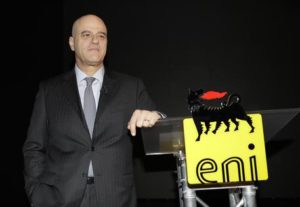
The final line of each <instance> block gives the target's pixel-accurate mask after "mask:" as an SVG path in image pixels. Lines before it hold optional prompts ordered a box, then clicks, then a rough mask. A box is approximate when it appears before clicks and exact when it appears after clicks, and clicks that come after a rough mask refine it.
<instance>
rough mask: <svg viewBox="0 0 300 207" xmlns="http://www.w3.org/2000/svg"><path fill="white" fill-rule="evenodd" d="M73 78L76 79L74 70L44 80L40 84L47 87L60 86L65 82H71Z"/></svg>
mask: <svg viewBox="0 0 300 207" xmlns="http://www.w3.org/2000/svg"><path fill="white" fill-rule="evenodd" d="M73 77H75V73H74V71H73V70H70V71H66V72H63V73H60V74H56V75H54V76H51V77H48V78H47V79H43V80H41V81H40V84H42V85H45V86H51V85H52V86H54V85H57V84H60V83H61V82H63V81H66V80H71V79H72V78H73Z"/></svg>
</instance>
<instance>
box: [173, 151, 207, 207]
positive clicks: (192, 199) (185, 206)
mask: <svg viewBox="0 0 300 207" xmlns="http://www.w3.org/2000/svg"><path fill="white" fill-rule="evenodd" d="M177 158H178V159H177V176H178V189H179V190H178V191H179V202H180V207H197V202H198V203H199V204H200V205H201V206H203V207H208V205H207V204H206V203H205V202H204V201H202V200H201V199H200V198H198V197H197V196H196V192H195V191H194V190H193V189H191V188H189V187H188V184H187V176H186V164H185V157H184V155H183V153H182V152H180V153H179V155H178V157H177Z"/></svg>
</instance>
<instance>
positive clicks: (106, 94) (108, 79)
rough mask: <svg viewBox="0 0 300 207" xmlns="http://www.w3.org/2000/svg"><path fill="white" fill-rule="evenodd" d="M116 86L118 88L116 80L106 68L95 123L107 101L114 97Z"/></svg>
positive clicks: (107, 103)
mask: <svg viewBox="0 0 300 207" xmlns="http://www.w3.org/2000/svg"><path fill="white" fill-rule="evenodd" d="M117 88H118V84H117V81H116V80H114V78H113V76H112V74H111V73H110V72H109V71H107V70H106V71H105V75H104V78H103V84H102V88H101V93H100V99H99V103H98V109H97V114H96V120H95V125H96V124H97V122H98V121H99V119H101V117H102V114H103V112H104V111H105V109H106V107H107V106H108V105H109V102H110V101H111V100H112V98H113V97H114V94H115V92H116V90H117Z"/></svg>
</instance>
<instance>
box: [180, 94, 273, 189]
mask: <svg viewBox="0 0 300 207" xmlns="http://www.w3.org/2000/svg"><path fill="white" fill-rule="evenodd" d="M211 94H213V96H211ZM223 95H224V94H222V93H219V92H209V93H203V91H202V92H201V90H200V91H196V92H195V91H190V94H189V99H188V101H189V107H190V110H191V111H192V118H186V119H184V120H183V130H184V145H185V156H186V166H187V180H188V184H189V185H199V184H200V185H206V184H207V185H211V184H224V183H239V182H252V181H261V180H267V179H268V168H267V158H266V151H265V140H264V131H263V117H262V115H261V114H259V113H255V114H246V113H245V112H244V110H243V109H242V108H241V105H240V104H239V102H237V101H232V99H231V98H228V97H227V98H226V99H225V102H223V103H222V105H221V106H217V104H220V100H221V97H222V96H223ZM211 97H214V98H212V99H209V98H211ZM216 97H219V98H217V99H216ZM224 97H225V96H224ZM229 97H230V96H229ZM204 98H206V99H209V100H208V101H209V103H210V104H211V102H212V101H213V100H214V101H217V104H215V105H214V106H212V105H209V106H208V105H207V104H206V102H205V101H204ZM215 99H216V100H215ZM228 100H229V101H228ZM217 107H219V108H217ZM228 112H229V114H228ZM236 119H240V121H239V122H237V121H236ZM201 122H204V123H205V126H203V127H206V129H205V128H204V129H205V130H203V129H202V125H201ZM235 122H237V123H235ZM221 123H224V124H221ZM231 124H232V125H235V128H234V129H230V125H231ZM210 129H212V130H210ZM202 132H203V133H202ZM200 136H201V141H200ZM195 137H196V141H195Z"/></svg>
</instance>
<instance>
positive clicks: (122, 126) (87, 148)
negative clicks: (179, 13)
mask: <svg viewBox="0 0 300 207" xmlns="http://www.w3.org/2000/svg"><path fill="white" fill-rule="evenodd" d="M135 109H145V110H154V109H155V107H154V104H153V102H152V100H151V99H150V97H149V95H148V93H147V91H146V90H145V87H144V85H143V82H142V81H141V80H139V79H137V78H134V77H131V76H128V75H124V74H120V73H116V72H109V71H107V70H106V71H105V75H104V80H103V85H102V89H101V95H100V100H99V104H98V110H97V114H96V120H95V126H94V131H93V136H92V139H91V138H90V135H89V131H88V127H87V124H86V122H85V118H84V114H83V110H82V106H81V103H80V97H79V93H78V88H77V83H76V77H75V72H74V70H73V71H69V72H67V73H65V74H63V75H60V76H57V77H55V78H52V79H50V80H47V81H43V82H41V84H40V86H39V91H38V93H37V96H36V99H35V104H34V108H33V112H32V117H31V121H30V126H29V128H28V134H27V138H26V141H25V143H24V146H23V153H24V177H25V190H26V193H27V195H28V198H29V199H30V201H31V203H32V204H33V205H34V206H41V207H50V206H55V207H60V206H63V207H77V206H78V207H79V206H80V203H81V200H82V198H83V195H84V191H85V186H86V178H87V173H88V166H89V162H90V160H92V162H93V169H94V175H95V186H96V192H97V196H98V201H99V204H100V205H99V206H103V207H129V206H135V205H136V201H135V200H136V197H135V188H134V179H133V162H132V143H131V139H130V136H129V131H128V129H127V123H128V121H129V120H130V117H131V115H132V113H133V111H134V110H135Z"/></svg>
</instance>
